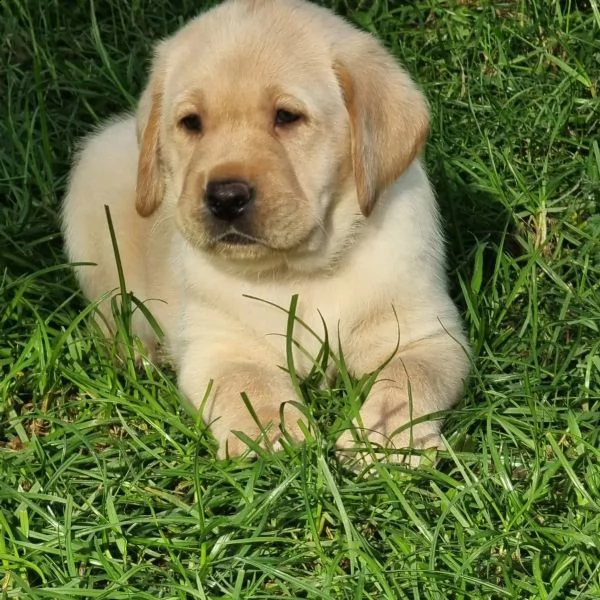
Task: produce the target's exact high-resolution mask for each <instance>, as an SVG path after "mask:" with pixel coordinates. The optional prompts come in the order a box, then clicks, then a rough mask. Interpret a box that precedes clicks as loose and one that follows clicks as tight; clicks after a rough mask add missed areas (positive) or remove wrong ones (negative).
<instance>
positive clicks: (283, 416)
mask: <svg viewBox="0 0 600 600" xmlns="http://www.w3.org/2000/svg"><path fill="white" fill-rule="evenodd" d="M238 397H239V401H236V400H235V399H234V398H231V399H229V400H227V401H226V402H227V404H228V405H229V407H228V408H229V409H228V410H227V411H225V412H224V413H223V414H222V415H221V416H220V417H219V418H217V419H216V420H215V421H213V422H212V423H211V431H212V433H213V436H214V437H215V439H216V440H217V443H218V445H219V447H218V450H217V456H218V458H220V459H224V458H233V457H235V456H241V455H243V454H245V453H248V455H249V456H252V455H254V454H255V452H254V451H253V450H252V449H251V446H252V442H255V443H257V444H258V445H259V446H261V447H262V448H265V449H266V450H269V451H272V452H277V451H278V450H281V447H282V446H281V441H280V440H281V438H282V437H285V438H286V439H288V440H290V441H292V442H296V443H300V442H302V441H303V440H304V434H303V432H302V428H301V426H300V423H302V424H304V426H305V427H306V419H305V417H304V415H303V414H302V413H301V412H300V410H298V408H297V407H296V406H294V405H293V404H292V403H290V402H286V403H285V404H283V405H282V404H281V401H280V400H277V399H269V400H267V401H265V400H266V399H265V398H261V399H260V401H259V402H255V398H250V397H248V401H249V404H250V405H251V406H252V410H249V409H248V407H247V406H246V404H245V402H244V401H243V399H242V397H241V394H239V395H238ZM217 401H218V402H223V399H220V400H219V399H217ZM248 441H249V442H250V446H249V443H248Z"/></svg>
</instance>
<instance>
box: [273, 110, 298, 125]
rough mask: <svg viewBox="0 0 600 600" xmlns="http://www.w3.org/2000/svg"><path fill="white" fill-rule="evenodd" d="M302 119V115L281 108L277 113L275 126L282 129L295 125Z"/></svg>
mask: <svg viewBox="0 0 600 600" xmlns="http://www.w3.org/2000/svg"><path fill="white" fill-rule="evenodd" d="M301 117H302V115H299V114H298V113H294V112H291V111H289V110H284V109H283V108H280V109H279V110H278V111H277V112H276V113H275V126H276V127H282V126H284V125H289V124H290V123H295V122H296V121H299V120H300V119H301Z"/></svg>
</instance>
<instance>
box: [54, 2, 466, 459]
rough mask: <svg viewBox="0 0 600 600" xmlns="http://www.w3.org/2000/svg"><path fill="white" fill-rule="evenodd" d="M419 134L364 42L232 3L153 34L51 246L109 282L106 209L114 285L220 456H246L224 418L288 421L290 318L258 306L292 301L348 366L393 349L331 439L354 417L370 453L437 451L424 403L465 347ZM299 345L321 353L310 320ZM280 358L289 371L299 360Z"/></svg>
mask: <svg viewBox="0 0 600 600" xmlns="http://www.w3.org/2000/svg"><path fill="white" fill-rule="evenodd" d="M427 129H428V110H427V106H426V103H425V100H424V98H423V96H422V94H421V92H420V91H419V90H418V89H417V88H416V87H415V85H414V83H413V82H412V81H411V79H410V77H409V76H408V75H407V74H406V73H405V72H404V71H403V70H402V69H401V68H400V67H399V66H398V64H396V62H395V61H394V59H393V58H392V56H391V55H390V54H389V53H388V52H387V51H386V50H385V49H384V48H383V47H382V46H381V45H380V44H379V43H378V42H377V41H376V40H375V39H374V38H373V37H371V36H370V35H367V34H365V33H362V32H360V31H358V30H357V29H355V28H354V27H352V26H351V25H350V24H348V23H347V22H345V21H344V20H342V19H341V18H339V17H337V16H335V15H333V14H332V13H331V12H329V11H328V10H326V9H323V8H320V7H318V6H316V5H313V4H311V3H309V2H305V1H303V0H228V1H226V2H224V3H223V4H221V5H219V6H218V7H216V8H214V9H212V10H210V11H208V12H206V13H205V14H203V15H201V16H199V17H198V18H196V19H194V20H193V21H191V22H190V23H189V24H188V25H186V26H185V27H184V28H183V29H181V30H180V31H178V32H177V33H176V34H175V35H174V36H172V37H171V38H169V39H167V40H165V41H162V42H160V43H159V44H158V46H157V48H156V53H155V57H154V61H153V64H152V71H151V75H150V78H149V83H148V86H147V88H146V90H145V91H144V93H143V94H142V97H141V100H140V103H139V107H138V110H137V114H136V116H135V118H134V117H129V116H126V117H123V118H120V119H117V120H113V121H111V122H109V123H108V124H106V125H105V126H104V127H103V128H102V129H100V130H99V131H98V132H97V133H95V134H94V135H92V136H91V137H90V138H89V139H87V140H86V142H85V143H84V146H83V148H82V151H81V153H80V155H79V157H78V160H77V162H76V164H75V166H74V168H73V172H72V174H71V178H70V185H69V189H68V193H67V195H66V198H65V200H64V208H63V223H64V233H65V239H66V247H67V251H68V255H69V258H70V259H71V260H72V261H76V262H93V263H96V264H97V266H86V267H78V268H77V276H78V278H79V281H80V282H81V286H82V288H83V291H84V293H85V295H86V296H87V297H88V298H89V299H91V300H97V299H99V298H101V297H103V296H104V295H106V293H107V292H110V291H112V290H116V289H117V288H118V287H119V283H118V282H119V280H118V275H117V269H116V263H115V258H114V253H113V247H112V245H111V240H110V236H109V229H108V226H107V225H106V219H105V209H104V205H108V206H109V207H110V212H111V215H112V220H113V222H114V228H115V232H116V236H117V241H118V247H119V251H120V255H121V261H122V266H123V269H124V273H125V279H126V283H127V286H128V288H129V289H130V290H132V291H133V292H134V294H135V295H136V296H137V297H138V298H139V299H141V300H144V301H146V305H147V306H148V307H149V309H150V310H151V311H152V312H153V314H154V316H155V317H156V319H157V320H158V322H159V323H160V325H161V327H162V329H163V331H164V332H165V334H166V339H165V340H164V342H165V346H166V348H167V349H168V352H169V353H170V356H171V357H172V360H173V361H174V363H175V365H176V367H177V372H178V381H179V386H180V388H181V390H182V391H183V393H184V395H185V396H186V397H187V399H189V401H190V402H191V403H192V404H193V405H194V406H195V407H196V408H201V407H202V408H203V418H204V420H205V422H207V423H209V424H210V427H211V429H212V432H213V433H214V435H215V437H216V439H217V441H218V443H219V448H220V454H221V455H222V456H224V455H226V454H229V455H236V454H239V453H241V452H243V451H244V450H245V444H244V443H243V442H242V441H241V440H240V439H239V437H238V436H237V435H235V434H234V433H233V432H234V431H238V430H239V431H242V432H244V433H245V434H246V435H248V436H250V437H254V438H256V437H258V436H259V434H260V432H261V426H260V425H262V426H263V427H265V428H268V426H269V425H271V429H270V438H271V440H270V441H271V442H276V441H277V439H278V436H279V435H280V425H281V423H280V421H281V418H282V415H283V419H284V421H285V426H286V430H287V431H288V432H289V434H290V435H291V436H292V437H293V438H298V439H299V438H301V436H302V433H301V428H300V427H299V424H298V423H299V419H301V418H302V415H301V413H300V412H299V411H298V410H297V409H296V408H294V406H293V405H292V404H291V403H290V401H292V402H296V401H297V398H296V397H295V393H294V389H293V387H292V385H291V382H290V377H289V375H288V374H287V373H286V372H284V370H282V369H281V367H280V366H281V365H284V364H285V360H286V359H285V351H286V342H285V337H284V336H283V335H277V334H284V333H285V330H286V320H287V318H288V317H287V315H286V313H285V311H282V310H281V309H278V308H276V306H280V307H284V308H287V307H289V304H290V298H291V297H292V295H294V294H298V297H299V302H298V310H297V316H298V317H299V319H301V320H302V321H303V322H304V323H306V324H307V325H308V326H309V327H310V328H311V329H313V330H314V331H317V332H319V333H320V334H322V332H323V326H322V321H321V316H322V318H323V320H324V322H325V324H326V326H327V328H328V331H329V334H330V336H338V335H339V342H340V345H341V348H342V350H343V352H344V358H345V361H346V364H347V366H348V368H349V369H350V371H351V373H353V374H354V375H356V376H361V375H363V374H365V373H369V372H371V371H374V370H376V369H378V368H379V367H380V366H381V365H382V364H384V363H386V361H388V359H389V358H390V357H391V356H392V355H393V358H392V359H391V360H389V361H388V362H387V363H386V366H385V367H384V368H383V370H382V371H381V373H380V375H379V380H378V381H377V382H376V383H375V385H374V386H373V388H372V390H371V392H370V395H369V397H368V398H367V400H366V401H365V404H364V406H363V407H362V410H361V412H360V416H359V417H358V418H357V420H356V421H355V428H354V430H353V431H348V432H347V433H345V434H344V435H343V436H342V437H341V438H340V440H339V441H338V447H339V449H340V451H343V452H348V451H349V452H351V451H352V450H353V448H354V446H355V444H356V443H357V431H358V432H359V433H360V435H359V436H358V437H359V438H361V437H362V439H364V438H365V437H367V438H369V439H370V441H371V442H373V443H375V444H377V445H383V446H392V447H402V448H404V447H408V446H411V447H416V448H424V447H430V446H437V445H438V444H439V442H440V438H439V421H435V420H432V421H428V420H423V419H422V417H424V416H425V415H427V414H430V413H433V412H436V411H440V410H443V409H447V408H449V407H451V406H452V405H453V404H454V403H455V401H456V400H457V398H458V396H459V395H460V393H461V390H462V386H463V380H464V378H465V376H466V374H467V370H468V358H467V353H466V351H465V349H464V346H465V339H464V336H463V333H462V328H461V323H460V319H459V315H458V313H457V310H456V308H455V306H454V305H453V303H452V301H451V299H450V298H449V296H448V292H447V287H446V280H445V274H444V247H443V240H442V235H441V233H440V226H439V222H438V213H437V209H436V202H435V198H434V195H433V193H432V189H431V186H430V184H429V182H428V179H427V176H426V174H425V172H424V170H423V167H422V166H421V163H420V161H419V158H418V155H419V152H420V150H421V149H422V147H423V145H424V143H425V140H426V136H427ZM248 296H251V297H255V298H261V299H264V300H265V301H266V302H259V301H257V300H256V299H252V298H249V297H248ZM100 310H101V311H104V313H105V314H104V317H105V319H107V320H108V321H110V318H111V314H110V308H109V306H107V305H106V304H105V305H104V306H103V305H102V304H101V305H100ZM137 312H138V313H139V311H137ZM136 315H137V316H136V318H135V319H134V327H135V333H136V334H137V335H138V336H139V337H140V338H142V339H143V340H144V342H145V343H146V344H147V346H148V347H149V349H151V348H152V347H153V346H154V345H155V344H156V339H155V336H154V334H153V332H152V329H151V327H150V326H149V325H148V323H147V322H146V321H145V319H144V318H143V316H142V315H141V314H139V315H138V314H137V313H136ZM109 333H110V332H109ZM273 334H276V335H273ZM295 339H296V341H297V342H298V345H299V346H301V347H302V348H304V349H305V350H307V351H308V353H309V354H311V353H312V354H313V355H316V354H317V352H318V347H319V342H318V340H317V339H316V338H315V336H313V335H312V334H311V333H310V332H309V331H308V329H307V328H304V327H302V326H300V325H298V326H296V328H295ZM295 351H296V355H295V364H296V367H297V369H298V372H299V374H300V375H303V374H305V373H307V372H308V370H309V369H310V367H311V361H310V359H308V358H307V356H306V353H305V352H302V351H301V350H299V349H298V348H296V349H295ZM211 381H212V382H213V385H212V387H211V391H210V394H209V395H208V396H207V398H205V395H206V393H207V388H208V386H209V383H210V382H211ZM241 392H246V393H247V396H248V398H249V399H250V402H251V403H252V405H253V408H254V411H255V413H256V416H257V417H258V419H259V421H260V425H259V424H257V423H256V421H255V419H254V417H253V416H252V414H251V413H250V412H249V411H248V410H247V408H246V405H245V403H244V401H243V398H242V395H241ZM203 400H205V402H204V403H203ZM282 407H283V410H282ZM419 418H421V419H420V421H419V422H418V423H415V424H414V425H413V426H410V423H411V422H412V421H414V420H415V419H419Z"/></svg>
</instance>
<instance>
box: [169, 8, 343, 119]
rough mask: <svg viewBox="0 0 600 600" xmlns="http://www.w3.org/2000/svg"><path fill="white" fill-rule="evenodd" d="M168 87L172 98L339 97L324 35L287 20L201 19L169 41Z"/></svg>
mask: <svg viewBox="0 0 600 600" xmlns="http://www.w3.org/2000/svg"><path fill="white" fill-rule="evenodd" d="M165 88H166V89H167V90H168V91H169V93H168V95H169V99H168V100H169V101H170V102H172V103H175V102H177V101H179V100H181V99H185V98H186V96H190V97H192V98H193V97H202V98H203V99H204V101H205V102H206V103H209V104H216V105H218V104H219V103H221V102H226V101H227V102H231V100H232V99H233V98H237V99H239V100H240V102H245V103H246V104H249V103H256V102H260V101H264V100H265V98H267V97H269V96H271V97H272V96H274V95H277V94H282V95H289V96H292V97H295V98H297V99H299V100H300V101H301V102H302V103H304V104H305V105H306V106H307V108H308V109H309V110H313V111H318V110H319V109H321V110H323V109H326V107H327V106H328V105H329V104H336V106H337V104H338V103H339V101H341V93H340V91H339V85H338V82H337V79H336V77H335V73H334V70H333V64H332V60H331V55H330V51H329V48H328V47H327V44H326V43H325V41H324V40H323V38H322V37H320V36H319V35H317V34H316V32H314V31H312V30H310V29H309V28H302V27H294V26H290V24H289V23H286V24H282V23H269V22H268V21H267V22H264V21H263V22H259V21H258V20H256V19H254V20H253V19H247V20H244V19H240V20H233V21H229V22H225V24H221V23H220V22H215V21H214V20H206V21H203V19H202V18H201V19H199V20H198V21H197V22H195V23H193V24H192V27H190V28H189V29H187V30H184V31H183V32H181V34H180V35H179V36H176V37H175V38H174V39H173V40H172V41H171V43H170V47H169V49H168V54H167V69H166V81H165Z"/></svg>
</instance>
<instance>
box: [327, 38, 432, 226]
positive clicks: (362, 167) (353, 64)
mask: <svg viewBox="0 0 600 600" xmlns="http://www.w3.org/2000/svg"><path fill="white" fill-rule="evenodd" d="M354 34H355V40H353V43H350V44H348V43H347V44H346V45H342V44H340V46H339V48H337V49H336V51H335V60H334V70H335V73H336V75H337V78H338V81H339V84H340V86H341V88H342V93H343V95H344V101H345V103H346V108H347V110H348V114H349V117H350V130H351V136H352V149H351V152H352V165H353V168H354V177H355V179H356V189H357V193H358V202H359V205H360V209H361V211H362V213H363V214H364V215H365V216H368V215H369V214H370V212H371V211H372V210H373V206H374V204H375V201H376V200H377V198H378V197H379V195H380V194H381V193H382V192H383V191H384V190H385V189H386V188H387V187H388V186H389V185H390V184H391V183H393V182H394V181H395V180H396V179H397V178H398V177H399V176H400V175H401V174H402V172H403V171H404V170H405V169H407V168H408V166H409V165H410V164H411V162H412V161H413V160H414V158H415V156H416V155H417V154H418V152H419V151H420V150H421V149H422V147H423V145H424V143H425V140H426V138H427V132H428V127H429V111H428V108H427V104H426V101H425V98H424V96H423V94H422V93H421V92H420V91H419V90H418V89H417V88H416V86H415V84H414V83H413V81H412V80H411V78H410V77H409V76H408V74H407V73H406V72H405V71H403V70H402V69H401V68H400V67H399V66H398V64H397V63H396V61H395V60H394V59H393V58H392V56H391V55H390V54H389V53H388V52H387V51H386V50H385V49H384V48H383V47H382V46H381V45H380V44H379V42H378V41H377V40H375V39H374V38H372V37H371V36H369V35H367V34H364V33H361V32H356V31H355V32H354Z"/></svg>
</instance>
